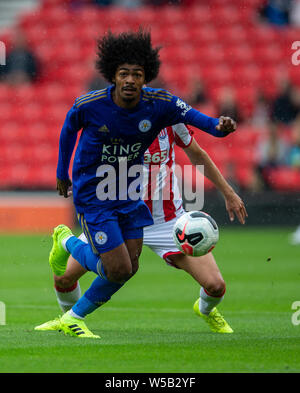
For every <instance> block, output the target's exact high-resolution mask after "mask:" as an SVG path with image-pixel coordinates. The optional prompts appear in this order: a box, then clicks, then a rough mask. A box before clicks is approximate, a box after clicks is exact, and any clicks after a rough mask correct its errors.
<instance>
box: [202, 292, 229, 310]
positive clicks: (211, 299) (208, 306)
mask: <svg viewBox="0 0 300 393" xmlns="http://www.w3.org/2000/svg"><path fill="white" fill-rule="evenodd" d="M224 293H225V291H224ZM224 293H223V295H221V296H219V297H215V296H212V295H210V294H209V293H207V292H206V291H205V289H204V288H203V287H201V289H200V301H199V310H200V312H201V313H202V314H205V315H208V314H209V313H210V312H211V310H212V309H213V308H214V307H216V305H217V304H219V303H220V302H221V301H222V300H223V298H224Z"/></svg>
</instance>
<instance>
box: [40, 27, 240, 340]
mask: <svg viewBox="0 0 300 393" xmlns="http://www.w3.org/2000/svg"><path fill="white" fill-rule="evenodd" d="M96 64H97V69H98V70H99V71H100V73H101V74H102V75H103V76H104V78H105V79H106V80H108V81H109V82H110V83H111V85H110V86H109V87H107V88H106V89H103V90H98V91H93V92H90V93H88V94H85V95H83V96H81V97H79V98H77V99H76V100H75V103H74V105H73V107H72V108H71V109H70V111H69V112H68V113H67V116H66V120H65V122H64V125H63V127H62V130H61V135H60V141H59V158H58V166H57V190H58V192H59V194H60V195H63V196H64V197H68V196H70V195H71V191H70V186H71V185H72V186H73V189H72V193H73V200H74V205H75V209H76V212H77V215H78V219H79V223H80V225H81V227H82V230H83V232H84V233H85V235H86V238H87V239H88V241H89V245H90V246H83V245H82V242H81V241H80V240H78V239H77V238H76V237H75V236H74V235H73V234H72V232H71V230H70V229H69V228H68V227H66V226H64V225H59V226H58V227H56V228H55V229H54V233H53V247H52V250H51V252H50V257H49V262H50V266H51V268H52V270H53V273H54V274H55V275H57V276H61V275H63V274H64V272H65V269H66V265H67V261H68V257H69V255H70V254H71V255H72V256H73V257H74V258H75V259H76V260H77V261H78V262H79V263H80V264H82V266H83V267H84V268H86V269H88V270H92V271H94V272H96V274H98V276H97V278H96V279H95V280H94V281H93V283H92V285H91V287H90V288H89V289H88V290H87V291H86V292H85V293H84V295H83V296H82V297H81V298H80V299H79V300H78V302H77V303H76V304H75V305H74V306H73V307H72V309H71V310H69V311H68V312H67V313H65V314H64V315H63V316H62V317H60V318H57V319H56V320H53V321H50V322H46V324H48V325H49V323H50V324H51V322H53V326H54V327H55V328H53V330H58V328H57V327H58V326H59V329H60V330H63V331H64V332H65V333H66V334H68V335H73V336H77V337H81V338H84V337H92V338H98V337H99V336H98V335H95V334H93V333H92V332H91V331H90V330H89V329H88V328H87V326H86V324H85V323H84V317H85V316H86V315H88V314H90V313H91V312H93V311H94V310H96V309H97V308H98V307H99V306H101V305H102V304H103V303H105V302H106V301H107V300H108V299H110V297H111V296H112V295H113V294H114V293H115V292H116V291H118V290H119V289H120V288H121V287H122V286H123V285H124V283H125V282H127V281H128V280H129V279H130V278H131V277H132V276H133V275H134V274H135V273H136V271H137V270H138V260H139V256H140V253H141V250H142V245H143V227H145V226H148V225H152V224H153V220H152V216H151V213H150V211H149V209H148V207H147V206H146V204H145V203H144V202H143V201H142V199H141V198H137V197H136V195H137V194H138V192H137V191H139V186H136V187H134V192H133V191H130V190H132V189H133V188H132V187H131V185H132V184H135V183H134V180H137V179H138V175H139V174H138V173H135V172H134V171H132V172H131V169H134V168H136V167H137V166H140V168H141V172H140V173H142V164H143V155H144V152H145V151H146V149H147V148H148V147H149V146H150V145H151V143H152V142H153V140H154V139H155V138H156V136H157V135H158V134H159V132H160V131H161V130H162V129H163V128H164V127H167V126H170V125H173V124H177V123H186V124H191V125H193V126H195V127H197V128H199V129H201V130H203V131H205V132H207V133H209V134H211V135H213V136H215V137H224V136H226V135H228V134H229V133H231V132H233V131H235V129H236V123H235V121H234V120H232V119H231V118H228V117H220V118H219V119H215V118H212V117H209V116H206V115H204V114H202V113H200V112H199V111H197V110H195V109H193V108H192V107H190V106H189V105H188V104H186V103H185V102H184V101H182V100H181V99H180V98H178V97H176V96H174V95H172V94H171V93H169V92H167V91H165V90H162V89H153V88H148V87H144V85H145V84H146V83H149V82H150V81H151V80H153V79H155V78H156V77H157V75H158V72H159V67H160V60H159V48H153V47H152V44H151V36H150V33H149V32H145V31H143V30H141V29H140V30H139V31H138V32H126V33H122V34H119V35H114V34H112V33H111V32H109V33H107V34H106V35H104V36H103V37H102V38H101V40H99V42H98V58H97V63H96ZM81 129H82V133H81V136H80V139H79V142H78V147H77V149H76V153H75V157H74V163H73V171H72V183H73V184H72V183H71V180H70V178H69V165H70V160H71V156H72V153H73V150H74V147H75V143H76V140H77V134H78V131H80V130H81ZM134 173H135V174H134ZM138 184H139V183H138ZM138 195H139V194H138ZM48 327H49V326H48ZM37 330H43V329H42V328H41V329H37ZM45 330H46V329H45ZM47 330H49V329H47Z"/></svg>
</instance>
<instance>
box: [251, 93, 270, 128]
mask: <svg viewBox="0 0 300 393" xmlns="http://www.w3.org/2000/svg"><path fill="white" fill-rule="evenodd" d="M269 123H270V101H269V100H268V99H267V97H266V96H265V94H264V93H263V92H262V91H258V92H257V97H256V100H255V104H254V109H253V113H252V125H253V126H254V127H257V128H260V129H265V128H266V127H268V126H269Z"/></svg>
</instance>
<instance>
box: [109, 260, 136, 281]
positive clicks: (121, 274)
mask: <svg viewBox="0 0 300 393" xmlns="http://www.w3.org/2000/svg"><path fill="white" fill-rule="evenodd" d="M130 277H132V268H131V266H129V265H128V266H127V265H122V266H119V267H118V268H115V269H109V270H108V272H107V278H108V280H109V281H113V282H117V283H120V284H123V283H124V282H126V281H127V280H129V279H130Z"/></svg>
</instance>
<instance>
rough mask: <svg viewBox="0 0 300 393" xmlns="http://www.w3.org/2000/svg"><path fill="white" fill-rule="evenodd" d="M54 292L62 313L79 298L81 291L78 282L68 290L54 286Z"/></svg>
mask: <svg viewBox="0 0 300 393" xmlns="http://www.w3.org/2000/svg"><path fill="white" fill-rule="evenodd" d="M54 290H55V293H56V297H57V301H58V304H59V306H60V308H61V310H62V311H63V312H64V313H65V312H67V311H68V310H70V308H72V307H73V306H74V304H75V303H76V302H77V301H78V300H79V299H80V297H81V289H80V285H79V282H78V281H77V282H76V283H75V285H73V286H72V287H70V288H60V287H58V286H55V287H54Z"/></svg>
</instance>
